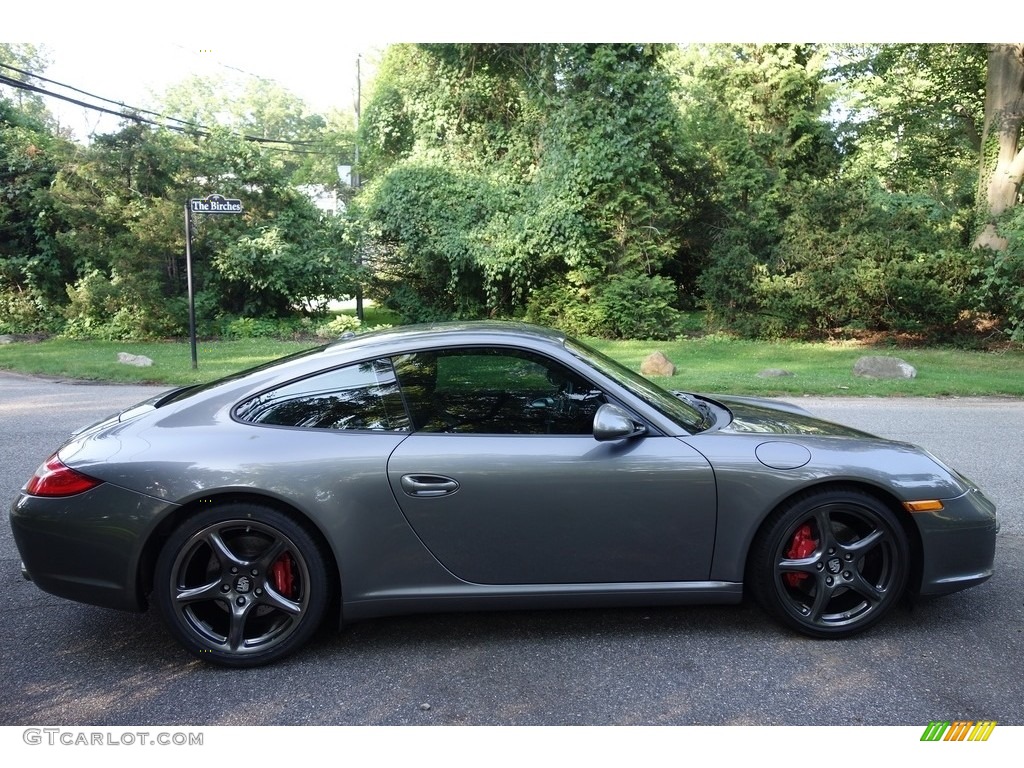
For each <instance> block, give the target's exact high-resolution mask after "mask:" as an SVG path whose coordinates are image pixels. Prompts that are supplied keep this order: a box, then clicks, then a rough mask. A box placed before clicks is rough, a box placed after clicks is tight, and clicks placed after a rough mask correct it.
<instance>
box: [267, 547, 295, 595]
mask: <svg viewBox="0 0 1024 768" xmlns="http://www.w3.org/2000/svg"><path fill="white" fill-rule="evenodd" d="M270 580H271V581H272V582H273V584H274V589H276V590H277V593H278V594H279V595H281V596H282V597H289V598H292V597H295V595H294V594H293V592H294V590H295V577H294V576H293V575H292V556H291V555H289V554H288V553H287V552H285V553H284V554H283V555H281V556H280V557H279V558H277V560H275V561H274V564H273V565H272V566H270Z"/></svg>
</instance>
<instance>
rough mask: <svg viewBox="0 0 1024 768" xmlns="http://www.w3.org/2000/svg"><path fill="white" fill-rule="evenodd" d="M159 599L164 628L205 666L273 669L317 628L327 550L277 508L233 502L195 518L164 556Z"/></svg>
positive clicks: (322, 603)
mask: <svg viewBox="0 0 1024 768" xmlns="http://www.w3.org/2000/svg"><path fill="white" fill-rule="evenodd" d="M154 583H155V588H154V598H155V602H156V604H157V607H158V609H159V611H160V614H161V616H162V618H163V620H164V623H165V624H166V625H167V626H168V628H169V629H170V631H171V633H172V634H173V635H174V636H175V637H176V638H177V639H178V640H179V642H181V644H182V645H183V646H184V647H185V648H186V649H187V650H188V651H189V652H190V653H192V654H194V655H195V656H196V657H198V658H200V659H203V660H204V661H210V662H213V663H215V664H220V665H223V666H230V667H254V666H259V665H261V664H268V663H270V662H273V661H277V660H278V659H281V658H283V657H284V656H286V655H288V654H290V653H292V652H294V651H295V650H297V649H298V648H299V647H300V646H302V645H303V644H304V643H305V642H306V641H307V640H308V639H309V638H310V637H311V636H312V634H313V633H314V632H315V631H316V629H317V627H318V626H319V625H320V622H321V620H322V619H323V617H324V614H325V612H326V609H327V604H328V595H329V592H330V585H329V580H328V572H327V565H326V561H325V558H324V556H323V554H322V553H321V551H320V548H319V546H318V545H317V543H316V541H315V540H314V539H313V537H312V536H311V535H310V534H309V533H308V532H307V531H306V529H305V528H303V527H302V526H300V525H299V524H297V523H296V522H295V521H294V520H292V519H291V518H290V517H288V516H287V515H284V514H282V513H281V512H278V511H277V510H274V509H270V508H267V507H263V506H259V505H256V504H228V505H225V506H223V507H216V508H213V509H210V510H207V511H205V512H203V513H202V514H199V515H196V516H195V517H192V518H189V519H188V520H186V521H185V522H184V523H183V524H182V525H181V526H179V527H178V528H177V529H176V530H175V531H174V533H172V534H171V536H170V538H168V540H167V542H166V544H165V545H164V548H163V550H162V551H161V553H160V556H159V558H158V559H157V564H156V578H155V580H154Z"/></svg>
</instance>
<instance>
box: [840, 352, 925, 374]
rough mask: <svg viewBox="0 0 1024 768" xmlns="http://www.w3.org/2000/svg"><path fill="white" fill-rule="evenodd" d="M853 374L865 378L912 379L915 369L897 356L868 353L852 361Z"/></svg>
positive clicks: (915, 372)
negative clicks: (854, 361)
mask: <svg viewBox="0 0 1024 768" xmlns="http://www.w3.org/2000/svg"><path fill="white" fill-rule="evenodd" d="M853 375H854V376H860V377H861V378H865V379H913V378H916V377H917V369H916V368H915V367H914V366H912V365H911V364H910V363H908V362H907V361H906V360H900V359H899V358H898V357H884V356H881V355H868V356H866V357H862V358H860V359H859V360H858V361H857V362H856V363H854V365H853Z"/></svg>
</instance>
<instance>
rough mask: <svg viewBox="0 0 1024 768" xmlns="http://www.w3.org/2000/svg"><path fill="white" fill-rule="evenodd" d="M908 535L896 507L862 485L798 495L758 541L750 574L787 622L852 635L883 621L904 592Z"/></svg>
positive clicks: (822, 633)
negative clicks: (897, 516) (896, 514)
mask: <svg viewBox="0 0 1024 768" xmlns="http://www.w3.org/2000/svg"><path fill="white" fill-rule="evenodd" d="M909 559H910V549H909V546H908V544H907V536H906V534H905V533H904V531H903V528H902V526H901V525H900V523H899V521H898V520H897V519H896V517H895V515H894V514H893V513H892V512H891V511H890V510H889V508H888V507H886V506H885V505H884V504H883V503H882V502H880V501H879V500H878V499H876V498H875V497H873V496H871V495H869V494H866V493H862V492H860V491H857V490H853V489H851V490H846V491H824V492H820V493H811V494H808V495H805V496H803V497H799V498H797V499H795V500H794V501H792V502H791V503H790V504H789V505H788V506H786V507H784V508H782V509H780V510H778V511H777V512H775V513H774V514H773V515H772V516H771V517H770V518H769V519H768V520H767V521H766V522H765V524H764V526H763V527H762V530H761V531H760V533H759V534H758V538H757V539H756V540H755V542H754V546H753V548H752V550H751V554H750V560H749V565H748V568H747V582H748V586H749V588H750V591H751V592H752V593H753V595H754V597H755V599H756V600H757V601H758V603H760V605H761V606H762V608H764V609H765V610H766V611H767V612H768V613H770V614H772V615H774V616H775V617H776V618H778V619H779V620H781V621H782V622H783V623H784V624H787V625H789V626H790V627H793V628H794V629H796V630H798V631H799V632H802V633H803V634H805V635H810V636H812V637H833V638H838V637H847V636H849V635H853V634H856V633H858V632H862V631H863V630H865V629H867V628H868V627H870V626H872V625H873V624H874V623H875V622H877V621H879V620H880V619H881V618H882V617H883V616H884V615H885V614H886V613H888V612H889V610H890V609H891V608H892V606H893V605H895V604H896V603H897V602H898V601H899V599H900V597H901V596H902V594H903V590H904V588H905V586H906V583H907V574H908V573H909Z"/></svg>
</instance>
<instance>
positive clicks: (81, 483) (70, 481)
mask: <svg viewBox="0 0 1024 768" xmlns="http://www.w3.org/2000/svg"><path fill="white" fill-rule="evenodd" d="M102 483H103V481H102V480H97V479H96V478H95V477H89V476H88V475H83V474H82V473H81V472H76V471H75V470H73V469H71V467H69V466H67V465H66V464H64V463H63V462H62V461H61V460H60V459H58V458H57V454H53V456H51V457H50V458H48V459H47V460H46V461H45V462H44V463H43V464H42V465H41V466H40V467H39V469H37V470H36V473H35V474H34V475H32V479H31V480H29V481H28V485H26V486H25V493H27V494H29V495H30V496H50V497H58V496H74V495H75V494H76V493H84V492H85V491H88V490H89V489H90V488H95V487H96V486H97V485H100V484H102Z"/></svg>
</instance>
